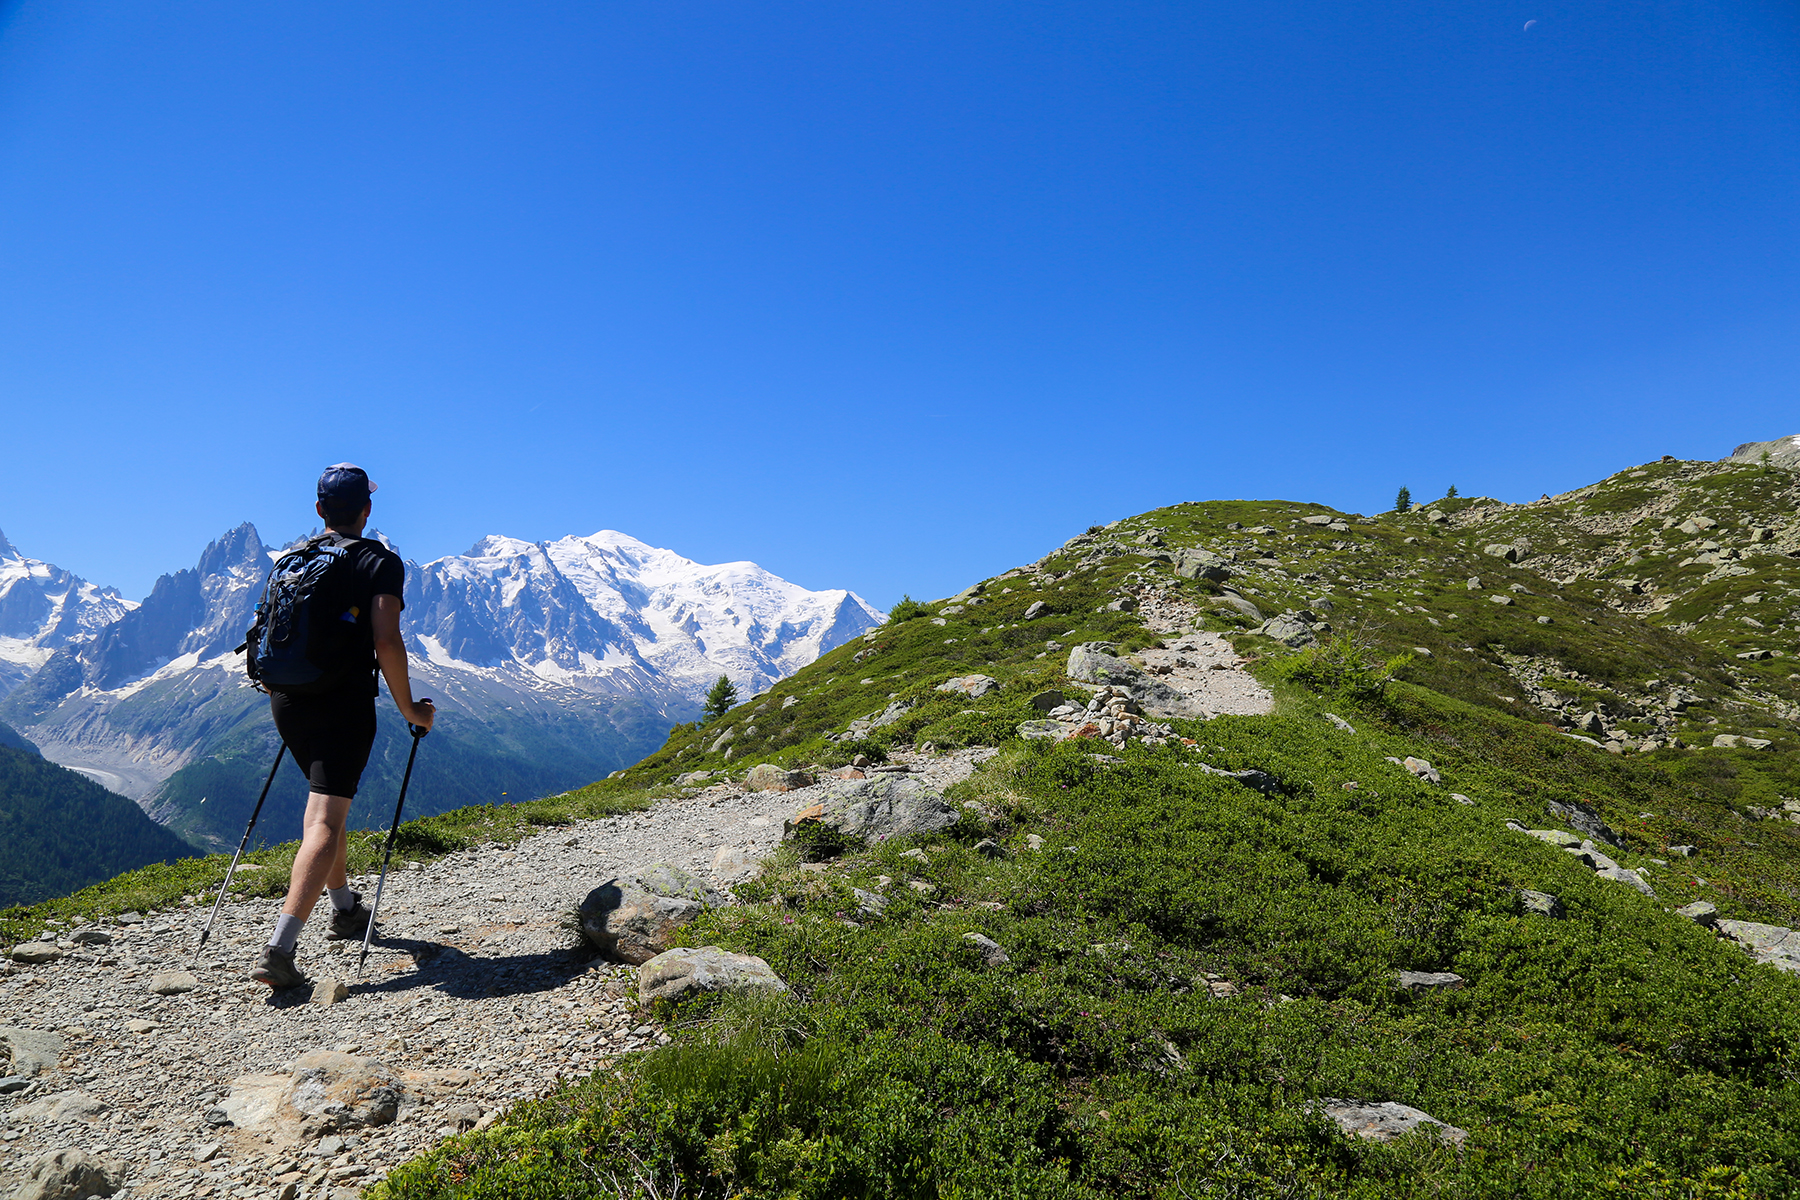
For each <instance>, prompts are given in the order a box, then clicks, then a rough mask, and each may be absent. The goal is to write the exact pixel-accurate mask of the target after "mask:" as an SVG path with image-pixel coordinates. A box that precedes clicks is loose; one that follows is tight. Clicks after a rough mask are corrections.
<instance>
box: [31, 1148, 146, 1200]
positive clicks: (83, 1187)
mask: <svg viewBox="0 0 1800 1200" xmlns="http://www.w3.org/2000/svg"><path fill="white" fill-rule="evenodd" d="M125 1171H126V1165H125V1163H123V1162H121V1161H120V1160H118V1159H116V1158H102V1157H100V1156H99V1155H98V1154H94V1153H91V1152H89V1151H87V1150H77V1149H73V1148H71V1149H68V1150H57V1151H55V1152H53V1153H50V1154H44V1155H40V1156H39V1157H38V1158H37V1160H36V1161H34V1162H33V1163H32V1164H31V1167H30V1169H29V1170H28V1171H27V1172H26V1175H25V1182H24V1183H21V1184H20V1185H19V1187H18V1189H17V1190H16V1191H14V1192H13V1194H12V1197H11V1200H88V1198H89V1197H93V1196H110V1195H112V1194H113V1193H114V1192H116V1191H118V1190H119V1189H120V1188H121V1187H124V1186H125Z"/></svg>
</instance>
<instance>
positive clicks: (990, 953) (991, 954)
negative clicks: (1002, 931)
mask: <svg viewBox="0 0 1800 1200" xmlns="http://www.w3.org/2000/svg"><path fill="white" fill-rule="evenodd" d="M963 941H965V942H967V943H969V945H971V946H973V947H975V952H976V953H977V954H979V955H981V961H982V962H984V963H986V964H987V965H988V966H990V967H998V966H1002V965H1004V964H1006V963H1009V962H1011V961H1012V959H1010V958H1008V957H1007V955H1006V951H1004V950H1002V949H1001V948H1000V943H999V942H996V941H995V940H994V939H993V938H991V937H988V936H987V935H986V934H982V933H965V934H963Z"/></svg>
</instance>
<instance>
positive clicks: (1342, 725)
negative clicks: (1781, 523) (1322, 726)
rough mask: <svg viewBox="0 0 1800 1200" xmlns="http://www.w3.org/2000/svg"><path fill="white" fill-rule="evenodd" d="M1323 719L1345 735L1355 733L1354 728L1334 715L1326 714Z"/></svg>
mask: <svg viewBox="0 0 1800 1200" xmlns="http://www.w3.org/2000/svg"><path fill="white" fill-rule="evenodd" d="M1325 719H1326V720H1327V721H1330V722H1331V723H1332V724H1333V725H1335V726H1337V727H1338V728H1339V729H1341V730H1343V731H1344V732H1345V733H1355V732H1356V728H1355V726H1353V725H1351V724H1350V722H1348V721H1346V720H1344V718H1342V717H1340V716H1338V715H1337V714H1336V713H1326V714H1325Z"/></svg>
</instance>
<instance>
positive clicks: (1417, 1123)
mask: <svg viewBox="0 0 1800 1200" xmlns="http://www.w3.org/2000/svg"><path fill="white" fill-rule="evenodd" d="M1319 1107H1320V1108H1322V1109H1323V1110H1324V1112H1325V1115H1326V1116H1328V1117H1330V1118H1331V1119H1332V1120H1333V1121H1335V1122H1337V1126H1338V1128H1339V1129H1342V1130H1343V1131H1344V1132H1345V1133H1348V1134H1351V1135H1353V1136H1355V1137H1360V1138H1367V1139H1369V1140H1370V1141H1372V1142H1391V1141H1395V1140H1397V1139H1398V1138H1400V1137H1403V1136H1405V1135H1406V1134H1409V1133H1411V1132H1412V1131H1413V1130H1415V1129H1420V1128H1424V1129H1429V1130H1430V1131H1431V1132H1433V1133H1435V1134H1436V1135H1437V1136H1438V1137H1441V1138H1444V1139H1446V1140H1448V1141H1451V1142H1454V1143H1456V1144H1458V1145H1460V1144H1461V1143H1462V1142H1463V1141H1464V1140H1466V1139H1467V1138H1468V1136H1469V1131H1468V1130H1466V1129H1458V1128H1457V1127H1456V1126H1454V1125H1446V1124H1444V1122H1442V1121H1440V1120H1438V1119H1437V1118H1436V1117H1434V1116H1432V1115H1431V1114H1430V1113H1428V1112H1424V1111H1422V1110H1420V1109H1416V1108H1414V1107H1412V1105H1410V1104H1396V1103H1395V1102H1394V1101H1392V1100H1388V1101H1383V1102H1380V1103H1374V1104H1371V1103H1369V1102H1367V1101H1363V1100H1335V1099H1332V1098H1330V1097H1327V1098H1326V1099H1324V1100H1322V1101H1320V1102H1319Z"/></svg>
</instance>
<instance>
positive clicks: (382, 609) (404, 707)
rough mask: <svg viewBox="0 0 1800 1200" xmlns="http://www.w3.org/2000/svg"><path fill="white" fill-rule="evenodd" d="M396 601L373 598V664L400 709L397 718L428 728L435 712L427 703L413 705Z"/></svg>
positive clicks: (386, 598) (426, 701) (410, 681)
mask: <svg viewBox="0 0 1800 1200" xmlns="http://www.w3.org/2000/svg"><path fill="white" fill-rule="evenodd" d="M400 608H401V604H400V597H398V596H377V597H375V612H374V619H375V661H376V662H377V663H378V664H380V666H381V676H382V678H383V679H386V680H387V685H388V694H389V695H391V696H392V697H393V698H394V704H395V706H396V707H398V708H399V709H400V715H401V716H403V717H405V718H406V719H407V720H408V721H410V722H412V723H413V724H414V725H422V726H424V727H425V728H426V729H430V728H431V721H432V718H434V717H435V716H437V710H436V709H435V708H433V707H432V706H431V701H429V700H420V701H418V702H417V703H414V702H413V694H412V676H411V675H409V674H407V671H406V643H405V642H404V641H402V640H401V638H400Z"/></svg>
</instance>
